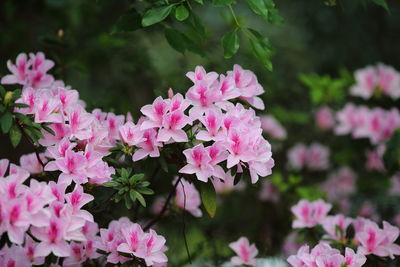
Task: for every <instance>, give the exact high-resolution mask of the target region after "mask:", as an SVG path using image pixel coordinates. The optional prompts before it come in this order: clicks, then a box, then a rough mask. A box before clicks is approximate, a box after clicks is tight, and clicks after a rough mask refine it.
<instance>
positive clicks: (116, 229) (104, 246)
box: [97, 217, 168, 266]
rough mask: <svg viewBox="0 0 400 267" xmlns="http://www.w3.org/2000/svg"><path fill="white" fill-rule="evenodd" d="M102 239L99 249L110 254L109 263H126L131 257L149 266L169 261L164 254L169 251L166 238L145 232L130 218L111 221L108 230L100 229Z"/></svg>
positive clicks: (152, 232) (151, 232) (98, 244)
mask: <svg viewBox="0 0 400 267" xmlns="http://www.w3.org/2000/svg"><path fill="white" fill-rule="evenodd" d="M100 237H101V240H100V241H99V242H98V243H97V248H98V249H100V250H102V251H104V252H107V253H109V254H108V256H107V262H110V263H114V264H117V263H124V262H127V261H129V260H131V258H129V256H130V255H133V256H134V257H135V258H136V259H138V260H144V261H145V263H146V265H147V266H153V265H155V264H157V266H161V264H166V263H167V261H168V259H167V257H166V255H165V253H164V252H165V251H166V250H167V249H168V248H167V247H166V246H165V238H164V237H162V236H160V235H158V234H157V233H156V232H155V231H154V230H152V229H150V230H149V232H144V231H143V229H142V228H141V227H140V225H139V224H136V223H132V222H131V221H129V219H128V218H125V217H122V218H120V219H119V220H118V221H111V222H110V224H109V225H108V228H102V229H100ZM121 253H125V254H126V256H125V255H121Z"/></svg>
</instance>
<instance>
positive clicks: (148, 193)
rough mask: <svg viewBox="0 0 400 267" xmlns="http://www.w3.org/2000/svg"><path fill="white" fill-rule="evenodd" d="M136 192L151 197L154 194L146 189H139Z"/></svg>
mask: <svg viewBox="0 0 400 267" xmlns="http://www.w3.org/2000/svg"><path fill="white" fill-rule="evenodd" d="M138 191H139V192H140V193H142V194H143V195H153V194H154V191H153V190H152V189H150V188H147V187H143V188H139V189H138Z"/></svg>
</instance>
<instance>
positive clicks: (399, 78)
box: [350, 63, 400, 99]
mask: <svg viewBox="0 0 400 267" xmlns="http://www.w3.org/2000/svg"><path fill="white" fill-rule="evenodd" d="M354 76H355V79H356V84H355V85H354V86H353V87H351V89H350V90H351V94H352V95H354V96H359V97H362V98H364V99H369V98H371V97H372V96H374V95H377V96H380V95H382V94H384V95H387V96H389V97H391V98H392V99H398V98H399V97H400V73H399V72H398V71H396V70H395V69H394V68H393V67H390V66H386V65H384V64H381V63H380V64H377V65H376V66H368V67H365V68H363V69H360V70H357V71H356V72H355V74H354Z"/></svg>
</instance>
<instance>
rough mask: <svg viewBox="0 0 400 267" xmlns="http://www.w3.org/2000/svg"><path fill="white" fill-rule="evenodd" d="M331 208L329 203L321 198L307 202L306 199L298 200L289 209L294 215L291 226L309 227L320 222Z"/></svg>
mask: <svg viewBox="0 0 400 267" xmlns="http://www.w3.org/2000/svg"><path fill="white" fill-rule="evenodd" d="M331 208H332V205H331V204H328V203H326V202H324V201H323V200H316V201H313V202H309V201H308V200H304V199H303V200H300V201H299V202H298V203H297V204H296V205H295V206H293V207H292V208H291V211H292V212H293V214H294V215H295V216H296V220H294V221H293V224H292V227H293V228H310V227H314V226H315V225H317V224H320V223H322V222H323V220H324V219H325V217H326V215H327V214H328V212H329V211H330V209H331Z"/></svg>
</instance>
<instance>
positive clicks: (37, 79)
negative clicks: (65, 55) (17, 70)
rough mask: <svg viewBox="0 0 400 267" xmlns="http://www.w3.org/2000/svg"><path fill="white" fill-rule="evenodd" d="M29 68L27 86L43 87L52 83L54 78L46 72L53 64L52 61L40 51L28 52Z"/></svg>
mask: <svg viewBox="0 0 400 267" xmlns="http://www.w3.org/2000/svg"><path fill="white" fill-rule="evenodd" d="M29 57H30V62H31V68H32V69H31V70H30V71H29V72H28V81H29V86H32V87H33V88H45V87H48V86H50V85H51V84H52V82H53V81H54V78H53V76H52V75H49V74H47V73H46V72H47V71H48V70H50V69H51V68H52V67H53V66H54V62H53V61H51V60H48V59H46V58H45V56H44V54H43V53H42V52H38V53H36V55H35V54H33V53H30V54H29Z"/></svg>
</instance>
